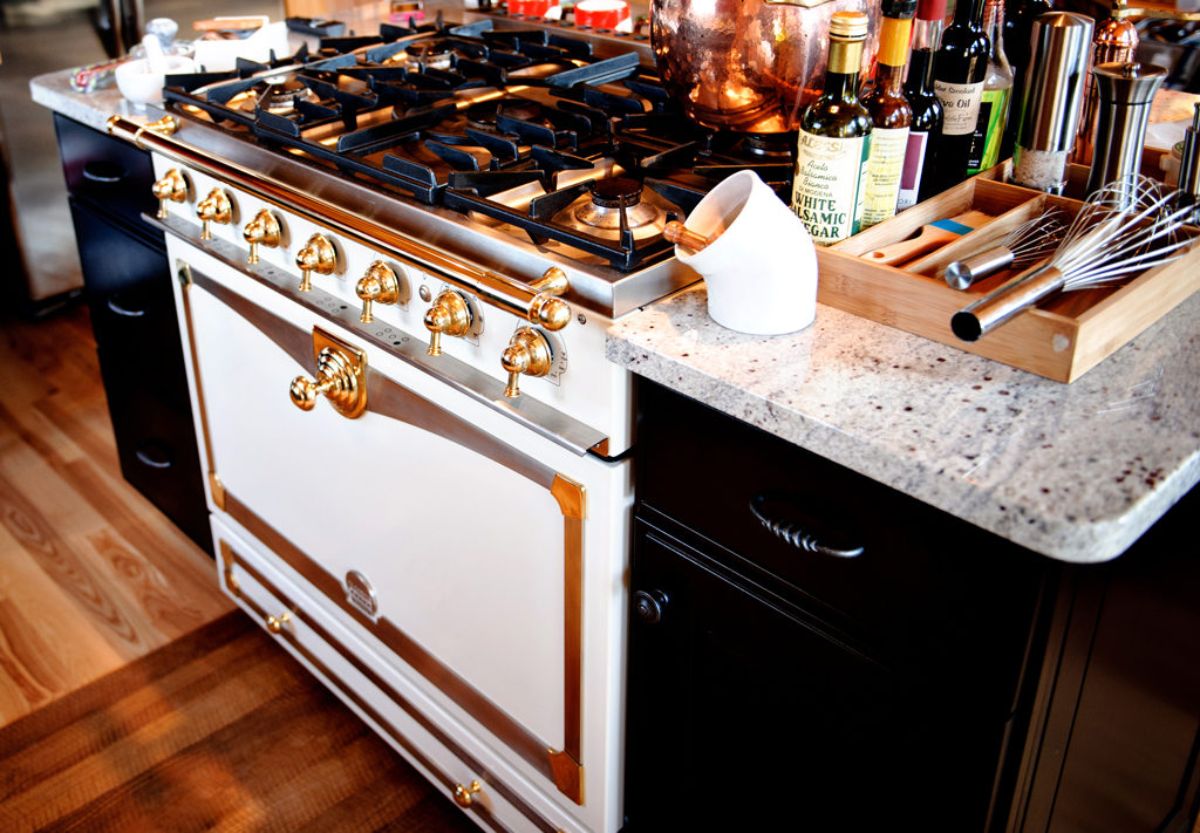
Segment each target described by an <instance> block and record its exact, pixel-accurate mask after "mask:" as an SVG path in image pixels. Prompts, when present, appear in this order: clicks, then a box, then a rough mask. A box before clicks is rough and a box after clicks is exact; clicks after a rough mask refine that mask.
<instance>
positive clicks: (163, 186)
mask: <svg viewBox="0 0 1200 833" xmlns="http://www.w3.org/2000/svg"><path fill="white" fill-rule="evenodd" d="M152 190H153V191H154V196H155V197H156V198H157V199H158V213H157V214H155V215H154V216H156V217H158V219H160V220H165V219H167V203H168V202H186V201H187V196H188V183H187V179H185V178H184V176H183V174H181V173H180V172H179V169H178V168H171V170H169V171H167V172H166V173H165V174H163V178H162V179H160V180H157V181H156V182H155V183H154V187H153V188H152Z"/></svg>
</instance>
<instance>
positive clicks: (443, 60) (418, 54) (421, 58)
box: [404, 41, 454, 69]
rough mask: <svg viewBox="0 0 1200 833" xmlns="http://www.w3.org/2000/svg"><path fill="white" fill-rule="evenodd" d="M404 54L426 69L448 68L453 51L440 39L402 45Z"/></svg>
mask: <svg viewBox="0 0 1200 833" xmlns="http://www.w3.org/2000/svg"><path fill="white" fill-rule="evenodd" d="M404 54H405V55H407V56H408V59H409V60H410V61H415V62H418V63H420V64H421V65H422V66H424V67H425V68H426V69H449V68H450V64H451V60H450V59H451V56H452V55H453V54H454V51H453V50H452V49H451V48H450V47H449V46H447V45H446V44H444V43H442V42H440V41H420V42H418V43H411V44H409V45H408V46H406V47H404Z"/></svg>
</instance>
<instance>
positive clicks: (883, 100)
mask: <svg viewBox="0 0 1200 833" xmlns="http://www.w3.org/2000/svg"><path fill="white" fill-rule="evenodd" d="M880 10H881V11H882V12H883V23H882V26H881V29H880V33H879V53H878V54H877V55H876V56H875V59H876V64H875V84H874V86H873V87H872V88H871V91H870V92H869V93H868V94H867V95H865V96H864V97H863V99H862V103H863V106H865V107H866V108H867V112H868V113H870V114H871V152H870V154H869V155H868V156H867V182H866V186H865V187H864V189H863V221H862V225H863V228H869V227H870V226H873V225H875V224H876V223H882V222H883V221H884V220H886V219H888V218H889V217H891V216H893V215H894V214H895V213H896V202H897V200H898V199H899V197H900V176H901V174H902V173H903V171H904V155H905V153H906V151H907V150H908V132H909V128H910V127H911V126H912V107H911V106H910V105H909V103H908V98H907V97H906V96H905V95H904V90H903V84H904V66H905V64H907V63H908V43H909V40H910V39H911V37H912V16H913V13H914V12H915V11H916V10H917V0H883V3H882V5H881V8H880Z"/></svg>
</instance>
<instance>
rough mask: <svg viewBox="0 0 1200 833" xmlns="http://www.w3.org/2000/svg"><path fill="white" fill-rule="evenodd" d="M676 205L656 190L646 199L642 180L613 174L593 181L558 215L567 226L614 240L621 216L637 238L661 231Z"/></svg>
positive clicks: (558, 218) (617, 238) (619, 231)
mask: <svg viewBox="0 0 1200 833" xmlns="http://www.w3.org/2000/svg"><path fill="white" fill-rule="evenodd" d="M670 208H673V206H668V205H667V204H665V203H664V202H663V201H662V200H660V199H658V197H657V195H656V194H654V192H652V191H651V192H649V193H648V194H645V198H643V188H642V183H640V182H638V181H637V180H636V179H628V178H626V177H610V178H608V179H601V180H599V181H598V182H596V183H594V184H593V185H592V188H591V192H590V193H588V194H585V195H584V196H582V197H580V198H579V199H577V200H576V201H575V202H573V203H571V204H570V205H569V206H567V208H566V209H565V210H564V211H563V212H562V213H561V214H560V215H559V216H558V217H556V218H555V219H556V221H558V222H562V223H563V224H564V225H566V226H568V227H572V228H575V229H578V230H580V231H584V232H587V233H589V234H593V235H596V236H598V237H605V238H609V239H613V240H619V239H620V237H621V215H622V214H624V215H625V225H626V227H627V228H628V229H629V230H630V231H631V232H633V236H634V239H635V240H641V239H644V238H647V237H655V236H657V235H659V234H661V233H662V230H663V226H664V225H666V222H667V211H668V209H670Z"/></svg>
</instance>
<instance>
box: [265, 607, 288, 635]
mask: <svg viewBox="0 0 1200 833" xmlns="http://www.w3.org/2000/svg"><path fill="white" fill-rule="evenodd" d="M290 621H292V616H291V614H290V613H287V612H284V613H281V614H279V615H278V616H268V617H267V630H269V631H270V632H271V633H283V629H284V628H285V627H286V626H287V624H288V622H290Z"/></svg>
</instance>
